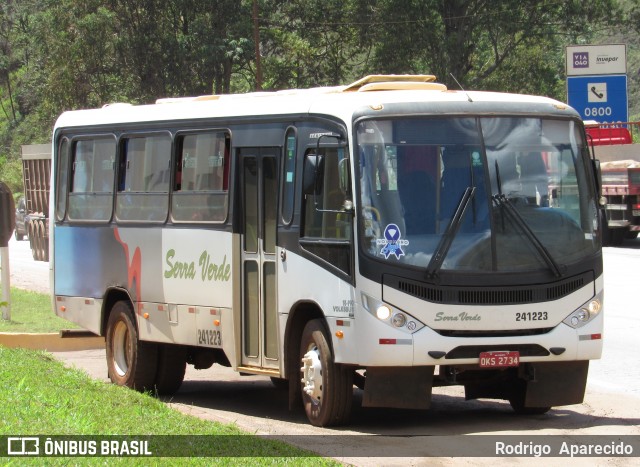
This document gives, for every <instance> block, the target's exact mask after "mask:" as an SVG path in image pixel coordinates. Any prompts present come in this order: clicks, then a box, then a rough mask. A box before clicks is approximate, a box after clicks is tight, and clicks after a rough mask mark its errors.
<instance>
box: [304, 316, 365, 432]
mask: <svg viewBox="0 0 640 467" xmlns="http://www.w3.org/2000/svg"><path fill="white" fill-rule="evenodd" d="M327 336H328V333H327V331H326V328H325V326H324V324H323V322H322V320H319V319H314V320H312V321H309V322H308V323H307V325H306V326H305V328H304V331H303V332H302V338H301V340H300V361H301V363H302V365H301V369H300V374H301V379H302V383H301V385H300V387H301V389H302V403H303V405H304V409H305V412H306V414H307V418H308V419H309V422H310V423H311V424H312V425H314V426H323V427H324V426H335V425H341V424H344V423H347V422H348V420H349V417H350V415H351V404H352V401H353V370H352V369H350V368H346V367H343V366H342V365H337V364H336V363H334V358H333V351H332V349H331V346H330V343H329V339H328V338H327Z"/></svg>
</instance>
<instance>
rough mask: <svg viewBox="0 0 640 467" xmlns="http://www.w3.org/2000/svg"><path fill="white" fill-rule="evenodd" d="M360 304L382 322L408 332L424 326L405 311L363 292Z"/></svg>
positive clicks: (411, 332) (410, 332)
mask: <svg viewBox="0 0 640 467" xmlns="http://www.w3.org/2000/svg"><path fill="white" fill-rule="evenodd" d="M362 306H363V307H364V309H365V310H367V311H368V312H369V313H371V314H372V315H373V316H375V317H376V318H377V319H379V320H380V321H382V322H383V323H385V324H387V325H389V326H391V327H393V328H394V329H398V330H400V331H404V332H406V333H408V334H413V333H414V332H416V331H419V330H420V329H422V328H423V327H424V323H421V322H420V321H419V320H417V319H415V318H414V317H413V316H411V315H410V314H409V313H407V312H406V311H402V310H399V309H397V308H395V307H393V306H391V305H389V304H388V303H385V302H383V301H382V300H378V299H375V298H373V297H370V296H369V295H367V294H365V293H363V294H362Z"/></svg>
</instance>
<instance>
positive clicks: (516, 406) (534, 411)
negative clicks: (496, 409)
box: [509, 384, 551, 415]
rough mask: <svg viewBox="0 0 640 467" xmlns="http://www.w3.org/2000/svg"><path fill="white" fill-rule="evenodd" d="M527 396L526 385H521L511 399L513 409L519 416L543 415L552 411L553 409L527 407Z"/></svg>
mask: <svg viewBox="0 0 640 467" xmlns="http://www.w3.org/2000/svg"><path fill="white" fill-rule="evenodd" d="M526 395H527V392H526V385H525V384H519V385H518V386H517V388H515V389H514V391H513V394H512V395H511V397H510V398H509V404H511V408H512V409H513V411H514V412H515V413H517V414H518V415H542V414H545V413H547V412H548V411H549V410H551V407H525V405H524V401H525V397H526Z"/></svg>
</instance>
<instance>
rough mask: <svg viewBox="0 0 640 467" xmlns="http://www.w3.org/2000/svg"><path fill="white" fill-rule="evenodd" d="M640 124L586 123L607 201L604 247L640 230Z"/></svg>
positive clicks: (628, 237)
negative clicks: (635, 137)
mask: <svg viewBox="0 0 640 467" xmlns="http://www.w3.org/2000/svg"><path fill="white" fill-rule="evenodd" d="M639 125H640V122H634V123H617V124H598V123H595V122H585V127H586V131H587V136H588V139H589V144H591V145H592V147H593V150H594V153H595V157H596V158H597V159H598V160H600V168H601V173H602V196H603V197H604V198H605V200H606V204H605V209H604V212H605V215H606V229H604V235H603V242H604V244H605V245H620V244H621V243H622V242H623V241H624V240H625V239H633V238H636V237H637V236H638V232H639V231H640V144H637V143H634V142H633V134H634V132H635V133H637V132H638V131H639V129H640V127H639Z"/></svg>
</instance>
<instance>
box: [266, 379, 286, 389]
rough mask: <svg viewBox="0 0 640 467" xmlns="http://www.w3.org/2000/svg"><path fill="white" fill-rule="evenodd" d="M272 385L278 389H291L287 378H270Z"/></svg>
mask: <svg viewBox="0 0 640 467" xmlns="http://www.w3.org/2000/svg"><path fill="white" fill-rule="evenodd" d="M270 379H271V384H273V385H274V386H275V387H276V388H277V389H288V388H289V380H288V379H285V378H277V377H275V376H270Z"/></svg>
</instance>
